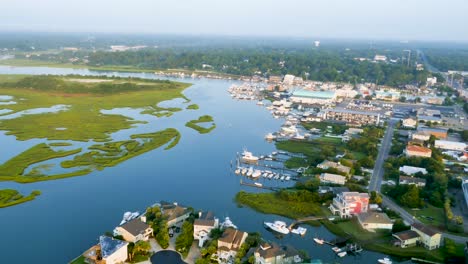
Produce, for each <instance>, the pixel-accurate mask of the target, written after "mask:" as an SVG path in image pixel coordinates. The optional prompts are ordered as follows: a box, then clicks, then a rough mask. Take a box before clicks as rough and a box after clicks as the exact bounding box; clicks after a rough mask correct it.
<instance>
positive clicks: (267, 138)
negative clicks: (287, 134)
mask: <svg viewBox="0 0 468 264" xmlns="http://www.w3.org/2000/svg"><path fill="white" fill-rule="evenodd" d="M265 139H266V140H270V141H271V140H275V139H276V136H275V135H273V134H272V133H268V134H267V135H266V136H265Z"/></svg>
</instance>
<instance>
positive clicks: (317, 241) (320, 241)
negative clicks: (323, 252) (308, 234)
mask: <svg viewBox="0 0 468 264" xmlns="http://www.w3.org/2000/svg"><path fill="white" fill-rule="evenodd" d="M314 242H315V243H317V244H319V245H323V243H324V242H325V241H324V240H323V239H320V238H316V237H314Z"/></svg>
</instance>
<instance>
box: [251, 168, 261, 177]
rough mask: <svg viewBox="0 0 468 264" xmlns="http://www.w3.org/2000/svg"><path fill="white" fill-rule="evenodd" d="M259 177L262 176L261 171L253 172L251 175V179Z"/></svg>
mask: <svg viewBox="0 0 468 264" xmlns="http://www.w3.org/2000/svg"><path fill="white" fill-rule="evenodd" d="M260 175H262V171H260V170H254V172H253V173H252V178H258V177H260Z"/></svg>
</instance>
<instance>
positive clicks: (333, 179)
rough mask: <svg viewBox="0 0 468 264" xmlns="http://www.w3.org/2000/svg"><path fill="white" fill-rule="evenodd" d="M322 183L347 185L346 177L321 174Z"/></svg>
mask: <svg viewBox="0 0 468 264" xmlns="http://www.w3.org/2000/svg"><path fill="white" fill-rule="evenodd" d="M320 182H323V183H332V184H339V185H345V183H346V177H343V176H341V175H338V174H333V173H322V174H320Z"/></svg>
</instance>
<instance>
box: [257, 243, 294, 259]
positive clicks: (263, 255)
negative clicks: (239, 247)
mask: <svg viewBox="0 0 468 264" xmlns="http://www.w3.org/2000/svg"><path fill="white" fill-rule="evenodd" d="M254 257H255V264H292V263H302V259H301V257H300V256H299V252H298V251H297V250H296V249H295V248H293V247H291V246H280V245H278V244H276V243H261V244H260V245H259V246H258V247H257V249H255V252H254Z"/></svg>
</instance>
